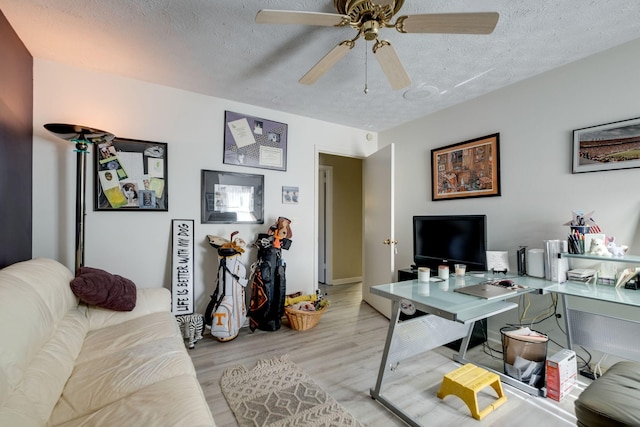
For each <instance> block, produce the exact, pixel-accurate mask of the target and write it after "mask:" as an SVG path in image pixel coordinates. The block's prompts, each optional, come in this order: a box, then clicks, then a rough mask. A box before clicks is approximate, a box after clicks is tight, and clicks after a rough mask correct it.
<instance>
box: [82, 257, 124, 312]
mask: <svg viewBox="0 0 640 427" xmlns="http://www.w3.org/2000/svg"><path fill="white" fill-rule="evenodd" d="M71 290H73V293H74V294H76V295H77V296H78V298H80V299H81V300H82V301H84V302H86V303H87V304H91V305H95V306H98V307H102V308H107V309H110V310H115V311H131V310H133V309H134V308H135V306H136V285H135V283H133V282H132V281H131V280H129V279H127V278H125V277H122V276H119V275H117V274H111V273H108V272H106V271H104V270H100V269H98V268H92V267H80V268H79V269H78V272H77V274H76V277H75V278H74V279H73V280H72V281H71Z"/></svg>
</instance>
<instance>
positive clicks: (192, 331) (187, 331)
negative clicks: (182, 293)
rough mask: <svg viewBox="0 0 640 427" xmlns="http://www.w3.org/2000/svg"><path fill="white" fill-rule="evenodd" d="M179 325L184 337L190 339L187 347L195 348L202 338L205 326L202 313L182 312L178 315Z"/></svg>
mask: <svg viewBox="0 0 640 427" xmlns="http://www.w3.org/2000/svg"><path fill="white" fill-rule="evenodd" d="M176 320H177V321H178V326H179V327H180V331H181V332H182V338H184V339H185V340H188V342H187V347H188V348H189V349H193V348H195V346H196V343H197V342H198V341H199V340H201V339H202V331H203V328H204V316H203V315H202V314H198V313H194V314H182V315H179V316H176Z"/></svg>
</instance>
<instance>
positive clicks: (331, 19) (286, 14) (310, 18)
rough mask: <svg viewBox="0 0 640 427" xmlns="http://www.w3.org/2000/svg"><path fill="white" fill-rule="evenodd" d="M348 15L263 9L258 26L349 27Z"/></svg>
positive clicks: (259, 13) (257, 19)
mask: <svg viewBox="0 0 640 427" xmlns="http://www.w3.org/2000/svg"><path fill="white" fill-rule="evenodd" d="M349 21H350V19H349V16H347V15H338V14H336V13H322V12H299V11H295V10H271V9H262V10H260V11H259V12H258V14H257V15H256V22H257V23H258V24H299V25H318V26H321V27H340V26H343V25H347V24H348V23H349Z"/></svg>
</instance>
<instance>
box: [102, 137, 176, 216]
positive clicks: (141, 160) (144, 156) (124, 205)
mask: <svg viewBox="0 0 640 427" xmlns="http://www.w3.org/2000/svg"><path fill="white" fill-rule="evenodd" d="M167 148H168V146H167V144H166V143H164V142H153V141H142V140H138V139H129V138H114V139H113V140H112V141H108V142H104V143H99V144H96V145H95V147H94V148H93V152H94V170H95V174H94V188H95V197H94V210H96V211H143V212H152V211H163V212H166V211H168V210H169V192H168V185H167V184H168V166H167V160H168V155H167Z"/></svg>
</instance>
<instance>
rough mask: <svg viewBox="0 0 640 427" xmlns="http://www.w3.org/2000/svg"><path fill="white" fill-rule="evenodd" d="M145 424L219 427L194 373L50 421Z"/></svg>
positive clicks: (62, 426) (63, 426)
mask: <svg viewBox="0 0 640 427" xmlns="http://www.w3.org/2000/svg"><path fill="white" fill-rule="evenodd" d="M143 425H144V426H171V427H205V426H207V427H215V422H214V420H213V417H212V416H211V412H210V409H209V405H208V404H207V401H206V400H205V398H204V395H203V393H202V389H201V388H200V384H199V383H198V380H197V379H196V378H195V377H194V376H192V375H179V376H175V377H171V378H168V379H166V380H163V381H158V382H156V383H153V384H150V385H148V386H146V387H144V388H142V389H141V390H138V391H137V392H136V393H133V394H131V395H128V396H125V397H123V398H122V399H119V400H116V401H114V402H112V403H110V404H108V405H105V406H103V407H100V408H98V409H97V410H96V411H95V412H92V413H89V414H85V415H82V416H80V417H77V418H74V419H71V420H68V421H65V422H62V423H58V424H53V423H49V426H55V427H76V426H122V427H129V426H131V427H138V426H143Z"/></svg>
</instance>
